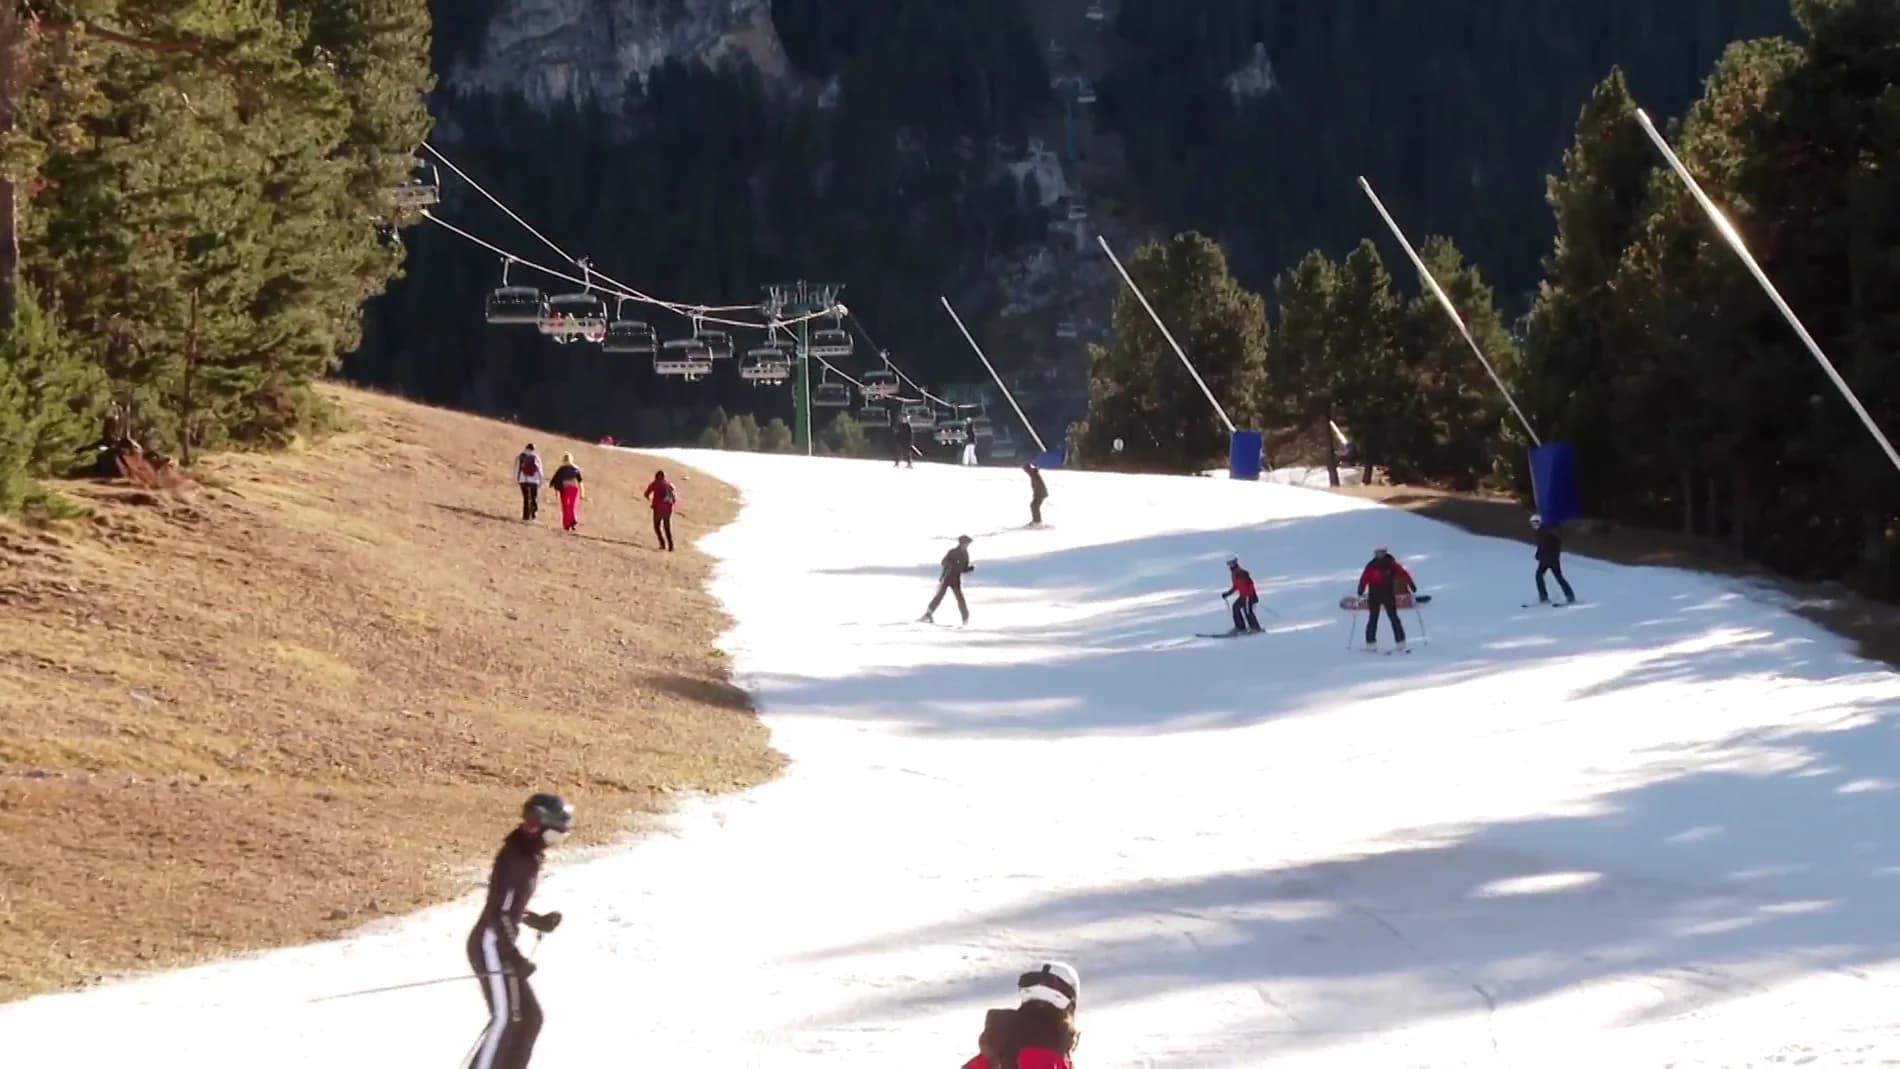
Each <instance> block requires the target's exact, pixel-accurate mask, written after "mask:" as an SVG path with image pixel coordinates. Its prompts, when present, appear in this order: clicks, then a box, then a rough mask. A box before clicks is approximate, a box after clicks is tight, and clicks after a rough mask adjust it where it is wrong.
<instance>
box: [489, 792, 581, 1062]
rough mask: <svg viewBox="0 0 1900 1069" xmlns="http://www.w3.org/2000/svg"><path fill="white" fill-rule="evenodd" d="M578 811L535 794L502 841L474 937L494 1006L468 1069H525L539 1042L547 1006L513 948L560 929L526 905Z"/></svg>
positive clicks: (530, 966) (555, 918) (555, 916)
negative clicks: (525, 931) (526, 937)
mask: <svg viewBox="0 0 1900 1069" xmlns="http://www.w3.org/2000/svg"><path fill="white" fill-rule="evenodd" d="M573 826H574V807H573V806H570V805H568V804H567V802H566V801H564V800H563V799H562V798H561V796H560V795H557V794H537V795H535V796H533V797H532V798H529V799H528V801H527V803H526V804H525V805H523V806H522V807H521V824H520V826H519V827H517V828H515V830H514V831H512V832H510V833H509V834H508V838H507V839H505V840H503V841H502V844H501V850H500V852H498V853H496V855H495V867H494V869H493V871H492V872H490V874H489V877H488V899H487V901H486V902H484V903H483V904H482V915H481V919H479V920H477V921H476V922H475V928H474V930H473V931H471V932H469V933H468V963H469V966H470V967H471V968H473V969H474V970H475V977H476V979H478V980H480V981H481V983H482V997H483V998H485V999H486V1000H487V1001H488V1013H489V1020H488V1027H487V1028H486V1029H484V1030H483V1032H482V1039H481V1043H480V1044H479V1045H478V1046H477V1047H476V1048H475V1055H474V1059H473V1060H472V1061H470V1062H469V1069H526V1066H527V1064H528V1058H529V1056H531V1055H532V1054H533V1053H534V1041H535V1039H536V1037H538V1036H539V1035H540V1034H541V1003H540V1002H539V1001H537V1000H536V999H535V997H534V989H533V988H531V987H529V986H528V977H530V976H533V975H534V969H535V965H534V962H532V961H529V960H528V959H527V957H526V956H524V955H523V954H522V953H521V948H520V947H518V946H516V945H515V940H516V939H517V938H518V937H519V935H520V931H521V928H522V926H523V925H525V926H527V927H529V928H532V929H534V930H535V931H537V932H541V933H542V934H546V933H548V932H552V931H553V930H554V929H556V928H558V927H560V925H561V915H560V914H559V913H558V912H555V913H545V914H544V913H530V912H528V899H529V898H531V897H533V895H534V889H535V885H536V884H537V883H538V882H540V878H541V858H542V855H543V854H545V853H546V852H547V848H548V847H550V846H553V845H554V844H555V843H558V842H560V841H561V840H562V839H564V838H566V837H567V833H568V831H569V829H571V828H572V827H573Z"/></svg>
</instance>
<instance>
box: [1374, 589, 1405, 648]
mask: <svg viewBox="0 0 1900 1069" xmlns="http://www.w3.org/2000/svg"><path fill="white" fill-rule="evenodd" d="M1380 610H1384V611H1385V617H1386V619H1388V620H1390V621H1392V641H1394V642H1404V641H1405V622H1404V621H1402V620H1400V619H1399V599H1398V596H1397V595H1396V594H1394V593H1392V592H1391V591H1390V590H1388V591H1385V592H1384V593H1380V592H1379V591H1376V590H1375V591H1373V592H1372V593H1371V594H1369V595H1367V597H1366V645H1368V646H1370V645H1372V644H1373V643H1375V642H1378V641H1379V612H1380Z"/></svg>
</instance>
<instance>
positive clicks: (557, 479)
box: [548, 453, 587, 531]
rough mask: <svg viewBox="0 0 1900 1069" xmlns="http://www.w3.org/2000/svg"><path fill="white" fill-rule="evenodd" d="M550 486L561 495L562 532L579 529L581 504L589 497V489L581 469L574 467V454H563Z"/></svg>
mask: <svg viewBox="0 0 1900 1069" xmlns="http://www.w3.org/2000/svg"><path fill="white" fill-rule="evenodd" d="M548 486H550V487H551V488H553V490H554V492H555V493H557V494H559V495H561V530H563V531H572V530H573V529H574V528H576V527H579V526H580V525H581V516H580V502H581V499H582V498H584V497H586V496H587V487H586V485H585V484H584V483H583V482H582V481H581V469H579V468H577V467H575V466H574V454H572V453H562V454H561V466H560V467H558V468H555V469H554V474H553V476H552V477H550V478H549V479H548Z"/></svg>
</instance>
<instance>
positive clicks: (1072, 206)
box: [1069, 200, 1089, 223]
mask: <svg viewBox="0 0 1900 1069" xmlns="http://www.w3.org/2000/svg"><path fill="white" fill-rule="evenodd" d="M1088 217H1089V209H1088V206H1087V205H1085V204H1083V203H1082V202H1081V201H1079V200H1072V201H1070V202H1069V221H1070V222H1072V223H1080V222H1084V221H1086V220H1087V219H1088Z"/></svg>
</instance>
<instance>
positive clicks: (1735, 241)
mask: <svg viewBox="0 0 1900 1069" xmlns="http://www.w3.org/2000/svg"><path fill="white" fill-rule="evenodd" d="M1636 121H1637V122H1638V123H1640V124H1642V127H1643V132H1644V133H1646V134H1648V135H1649V139H1650V140H1651V141H1653V142H1655V145H1656V148H1657V150H1658V151H1660V152H1661V153H1662V154H1663V158H1664V159H1666V160H1668V161H1669V166H1670V168H1671V169H1673V170H1674V171H1675V172H1676V176H1677V177H1679V178H1681V179H1682V184H1683V185H1685V186H1688V187H1689V193H1690V195H1691V196H1693V197H1695V200H1696V203H1697V204H1700V205H1702V210H1703V211H1704V212H1706V213H1708V216H1709V220H1710V221H1711V222H1713V223H1714V224H1715V229H1716V231H1717V232H1719V233H1720V234H1721V235H1722V238H1723V240H1725V241H1727V242H1728V244H1729V248H1732V249H1734V250H1735V255H1737V256H1740V257H1741V258H1742V263H1744V264H1746V265H1747V266H1748V271H1749V273H1750V274H1752V275H1754V276H1755V281H1756V282H1759V283H1761V288H1762V291H1763V292H1765V293H1767V294H1768V299H1769V300H1771V301H1773V302H1774V303H1775V309H1776V310H1777V311H1779V312H1780V313H1781V317H1782V318H1783V319H1786V320H1787V321H1788V325H1789V326H1790V327H1793V328H1794V332H1795V334H1797V335H1798V336H1800V338H1801V344H1803V345H1805V346H1807V347H1808V352H1809V353H1810V354H1812V355H1813V357H1814V359H1815V362H1816V363H1818V364H1820V365H1821V370H1822V371H1825V372H1827V377H1828V378H1830V379H1832V380H1834V387H1835V388H1836V389H1838V390H1840V391H1841V396H1842V397H1845V398H1847V403H1848V404H1849V405H1852V406H1853V408H1854V414H1855V415H1857V416H1859V417H1860V421H1861V422H1862V423H1864V424H1866V426H1867V432H1868V433H1869V434H1872V435H1873V436H1874V441H1876V442H1879V443H1880V448H1881V449H1883V450H1885V451H1886V453H1887V459H1888V460H1890V461H1892V462H1893V466H1894V468H1895V469H1896V470H1900V453H1896V452H1894V448H1893V443H1892V442H1890V441H1888V440H1887V436H1886V434H1884V433H1882V431H1881V429H1880V425H1879V424H1877V423H1875V422H1874V417H1872V416H1870V415H1868V414H1867V409H1866V408H1865V407H1863V406H1862V405H1861V403H1860V398H1858V397H1856V396H1854V390H1853V388H1852V387H1850V386H1848V385H1847V380H1846V379H1843V378H1841V373H1840V372H1839V371H1837V370H1835V368H1834V363H1833V361H1831V360H1829V359H1828V358H1827V354H1825V353H1823V352H1821V347H1820V345H1818V344H1817V343H1816V342H1815V340H1814V335H1812V334H1809V333H1808V328H1807V327H1804V326H1802V325H1801V320H1799V319H1797V318H1796V317H1795V314H1794V309H1792V308H1790V307H1788V302H1787V301H1785V300H1783V299H1782V296H1781V291H1779V290H1777V289H1775V284H1774V283H1772V282H1770V281H1768V275H1767V273H1766V272H1764V271H1763V270H1762V269H1761V264H1759V263H1756V262H1755V257H1754V254H1752V253H1750V252H1749V251H1748V246H1747V245H1744V244H1743V243H1742V235H1741V233H1740V232H1738V231H1737V230H1736V229H1735V225H1734V224H1733V223H1731V222H1729V221H1728V217H1727V216H1725V215H1723V214H1722V210H1721V209H1720V208H1717V207H1716V206H1715V202H1714V201H1711V200H1710V199H1709V196H1708V194H1706V193H1704V192H1702V187H1701V186H1700V185H1698V184H1697V183H1696V180H1695V178H1694V177H1692V176H1691V175H1690V174H1689V169H1688V168H1687V167H1684V166H1683V165H1682V160H1681V159H1679V158H1677V156H1676V154H1675V152H1674V150H1672V149H1671V148H1670V147H1669V142H1667V141H1664V140H1663V136H1662V135H1661V134H1659V133H1657V132H1656V124H1655V123H1652V122H1650V121H1649V116H1648V115H1647V114H1645V113H1644V112H1643V109H1641V108H1637V109H1636Z"/></svg>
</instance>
